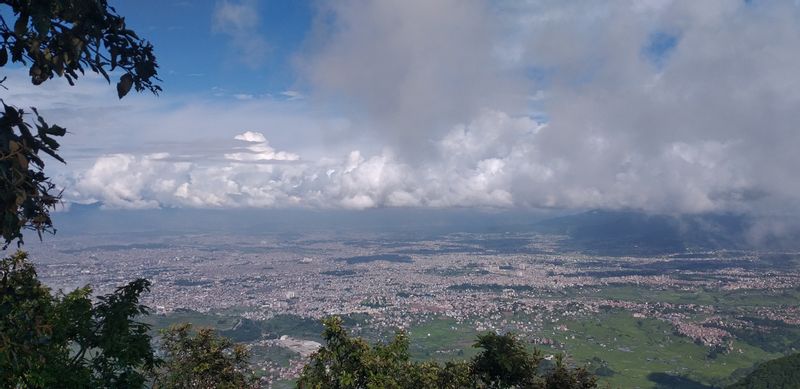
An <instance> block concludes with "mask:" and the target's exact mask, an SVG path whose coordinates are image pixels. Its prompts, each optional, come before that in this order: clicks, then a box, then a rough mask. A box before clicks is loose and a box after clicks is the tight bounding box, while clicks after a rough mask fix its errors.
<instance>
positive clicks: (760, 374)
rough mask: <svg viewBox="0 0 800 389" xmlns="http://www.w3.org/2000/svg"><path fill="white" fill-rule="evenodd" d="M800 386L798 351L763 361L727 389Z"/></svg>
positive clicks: (786, 388)
mask: <svg viewBox="0 0 800 389" xmlns="http://www.w3.org/2000/svg"><path fill="white" fill-rule="evenodd" d="M761 388H764V389H796V388H800V353H798V354H792V355H789V356H786V357H782V358H778V359H773V360H771V361H767V362H764V363H762V364H760V365H758V367H756V369H755V370H754V371H753V372H752V373H750V374H748V375H747V376H746V377H744V378H742V379H741V380H739V381H738V382H737V383H735V384H733V385H731V386H729V387H728V389H761Z"/></svg>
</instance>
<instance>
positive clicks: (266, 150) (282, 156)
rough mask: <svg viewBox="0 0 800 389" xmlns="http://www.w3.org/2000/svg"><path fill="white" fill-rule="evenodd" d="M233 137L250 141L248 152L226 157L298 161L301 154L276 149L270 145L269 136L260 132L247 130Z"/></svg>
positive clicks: (230, 154) (241, 159)
mask: <svg viewBox="0 0 800 389" xmlns="http://www.w3.org/2000/svg"><path fill="white" fill-rule="evenodd" d="M233 139H236V140H241V141H245V142H248V143H250V145H249V146H247V147H246V148H245V150H247V151H246V152H236V153H227V154H225V159H230V160H234V161H296V160H298V159H300V156H299V155H297V154H294V153H289V152H286V151H275V149H274V148H272V147H270V145H269V142H267V138H266V137H264V134H262V133H260V132H253V131H247V132H244V133H242V134H239V135H236V136H235V137H234V138H233Z"/></svg>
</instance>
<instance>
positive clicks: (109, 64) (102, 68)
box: [0, 0, 161, 246]
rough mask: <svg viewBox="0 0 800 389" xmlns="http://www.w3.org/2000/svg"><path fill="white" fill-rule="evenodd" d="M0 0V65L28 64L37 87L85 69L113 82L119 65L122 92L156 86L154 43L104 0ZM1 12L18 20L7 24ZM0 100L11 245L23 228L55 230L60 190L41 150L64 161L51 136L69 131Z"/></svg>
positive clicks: (3, 208)
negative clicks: (29, 117)
mask: <svg viewBox="0 0 800 389" xmlns="http://www.w3.org/2000/svg"><path fill="white" fill-rule="evenodd" d="M0 5H5V6H6V7H8V8H7V9H0V11H3V12H1V13H0V38H2V42H0V67H4V66H6V65H7V64H9V63H17V64H18V65H22V66H25V67H27V68H28V74H29V75H30V77H31V82H32V83H33V84H34V85H39V84H42V83H43V82H45V81H47V80H49V79H52V78H55V77H63V78H65V79H66V80H67V82H69V84H70V85H74V83H75V80H77V79H78V77H79V73H80V74H81V75H83V74H85V72H86V70H89V71H91V72H94V73H97V74H100V75H102V76H103V77H104V78H105V79H106V80H107V81H109V82H110V81H111V76H110V75H109V72H114V71H117V72H118V73H121V75H120V77H119V81H118V82H117V86H116V87H117V95H118V96H119V98H122V97H124V96H125V95H127V94H128V92H130V90H131V89H135V90H136V91H139V92H141V91H145V90H149V91H151V92H153V93H156V94H157V93H158V92H160V91H161V87H160V86H158V85H157V84H156V82H157V81H159V79H158V76H157V74H158V73H157V68H158V65H157V63H156V58H155V55H154V53H153V46H152V45H151V44H150V43H149V42H147V41H145V40H142V39H140V38H139V37H138V36H137V35H136V33H135V32H134V31H133V30H130V29H128V28H127V27H126V25H125V19H124V18H123V17H121V16H119V15H118V14H117V13H116V11H115V10H114V8H113V7H109V6H108V3H107V1H106V0H2V1H0ZM3 15H13V16H14V17H15V18H16V19H15V20H14V21H13V22H9V21H6V20H5V18H4V17H3ZM4 80H5V78H3V79H2V80H0V86H2V82H3V81H4ZM0 102H2V105H3V110H2V112H0V231H1V233H2V236H3V239H4V240H5V246H8V245H9V244H10V243H11V242H12V241H14V240H18V242H19V243H20V244H21V243H22V233H21V230H23V229H25V228H29V229H32V230H35V231H37V233H39V234H40V236H41V233H42V232H44V231H46V232H55V230H54V229H53V224H52V221H51V219H50V213H49V210H50V209H53V207H55V205H56V204H57V203H58V201H59V199H60V198H61V193H60V192H56V188H55V185H54V184H53V183H52V182H51V181H50V179H49V178H48V177H47V176H46V175H45V174H44V171H43V169H44V161H43V160H42V159H41V158H40V154H39V152H42V153H45V154H48V155H50V156H51V157H53V158H55V159H56V160H58V161H61V162H64V160H63V159H62V158H61V157H60V156H59V155H58V149H59V143H58V141H56V139H55V138H56V137H61V136H64V135H65V134H66V132H67V131H66V129H64V128H63V127H59V126H57V125H48V124H47V123H46V122H45V120H44V119H43V118H42V117H41V116H40V115H39V113H38V112H37V111H36V109H35V108H31V111H32V112H33V115H34V118H35V121H34V123H28V122H26V116H27V115H29V114H28V113H26V112H25V111H24V110H22V109H19V108H17V107H14V106H12V105H8V104H6V102H4V101H0ZM34 128H35V129H36V131H35V133H34V131H33V129H34Z"/></svg>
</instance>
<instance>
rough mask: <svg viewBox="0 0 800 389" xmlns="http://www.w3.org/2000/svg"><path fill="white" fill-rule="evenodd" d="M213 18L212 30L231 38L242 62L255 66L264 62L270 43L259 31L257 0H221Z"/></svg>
mask: <svg viewBox="0 0 800 389" xmlns="http://www.w3.org/2000/svg"><path fill="white" fill-rule="evenodd" d="M212 19H213V20H212V30H213V31H214V32H218V33H222V34H225V35H227V36H228V37H229V38H230V39H231V45H232V46H233V47H234V49H235V50H236V54H237V55H238V58H239V60H240V61H241V62H242V63H244V64H246V65H248V66H250V67H253V68H255V67H258V66H260V65H261V64H263V63H264V61H265V60H266V57H267V54H268V53H269V44H268V43H267V41H266V39H264V37H263V36H262V35H261V34H260V32H259V25H260V23H261V21H260V19H259V15H258V2H257V1H254V0H243V1H240V2H235V1H230V0H220V1H218V2H217V5H216V7H215V8H214V14H213V15H212Z"/></svg>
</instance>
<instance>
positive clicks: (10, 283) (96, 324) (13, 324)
mask: <svg viewBox="0 0 800 389" xmlns="http://www.w3.org/2000/svg"><path fill="white" fill-rule="evenodd" d="M149 288H150V283H149V282H147V281H146V280H142V279H139V280H135V281H133V282H131V283H129V284H127V285H125V286H122V287H120V288H117V290H116V291H115V292H114V293H111V294H108V295H105V296H102V297H99V298H98V301H97V302H96V303H92V301H91V299H90V297H89V296H90V295H91V293H92V290H91V288H89V287H88V286H87V287H83V288H79V289H76V290H75V291H73V292H71V293H69V294H66V295H63V294H59V295H55V296H54V295H52V294H51V292H50V290H49V289H48V288H47V287H45V286H43V285H42V284H41V283H40V282H39V280H38V279H37V277H36V271H35V269H34V267H33V265H31V264H30V263H29V262H28V261H27V255H26V254H25V253H24V252H17V253H16V254H14V255H12V256H11V257H7V258H3V259H2V260H0V387H4V388H16V387H24V388H51V387H141V386H142V385H143V384H144V383H145V381H146V379H145V377H146V372H147V371H149V370H151V369H153V368H154V366H155V364H156V362H157V360H156V359H155V357H154V356H153V349H152V347H151V346H150V336H149V335H148V331H149V329H150V327H149V326H148V325H146V324H144V323H141V322H138V321H136V320H134V319H135V318H136V317H137V316H139V315H143V314H147V313H148V311H147V308H146V307H145V306H143V305H141V304H139V296H140V295H141V294H142V293H144V292H147V291H149Z"/></svg>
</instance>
